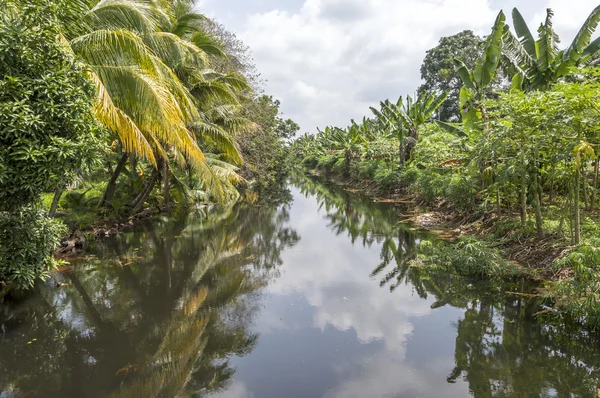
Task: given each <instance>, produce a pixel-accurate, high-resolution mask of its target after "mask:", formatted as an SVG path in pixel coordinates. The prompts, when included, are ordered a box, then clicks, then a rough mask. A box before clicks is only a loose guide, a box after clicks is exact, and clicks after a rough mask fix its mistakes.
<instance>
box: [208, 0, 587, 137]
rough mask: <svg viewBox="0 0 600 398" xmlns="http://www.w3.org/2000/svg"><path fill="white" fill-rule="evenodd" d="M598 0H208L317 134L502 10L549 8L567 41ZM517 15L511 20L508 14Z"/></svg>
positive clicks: (404, 80)
mask: <svg viewBox="0 0 600 398" xmlns="http://www.w3.org/2000/svg"><path fill="white" fill-rule="evenodd" d="M598 4H599V1H598V0H199V9H200V11H202V12H204V13H205V14H207V15H209V16H211V17H214V18H216V19H217V20H218V21H220V22H221V23H223V24H224V25H225V26H226V27H227V28H228V29H229V30H232V31H234V32H236V34H237V35H238V37H240V38H241V39H242V40H243V41H244V42H245V43H246V44H247V45H249V46H250V47H251V49H252V52H253V56H254V59H255V61H256V64H257V66H258V70H259V71H260V72H261V74H262V77H263V78H264V79H265V80H266V81H267V83H266V87H265V89H266V91H267V93H268V94H271V95H273V96H275V97H276V98H278V99H280V100H281V102H282V111H283V112H284V114H285V116H286V117H290V118H292V119H294V120H295V121H296V122H298V123H299V124H300V126H301V129H302V130H301V132H314V131H315V130H316V127H321V128H322V127H324V126H326V125H339V126H346V125H347V124H349V120H350V119H351V118H355V119H360V118H362V116H365V115H367V114H368V113H369V111H368V107H369V106H371V105H375V104H377V103H378V102H379V101H380V100H383V99H386V98H393V99H396V98H397V97H398V96H399V95H404V94H409V93H413V92H414V91H415V90H416V88H417V87H418V86H419V84H420V72H419V68H420V65H421V61H422V60H423V57H424V56H425V51H426V50H427V49H429V48H431V47H434V46H435V45H436V44H437V42H438V40H439V38H440V37H442V36H448V35H451V34H455V33H458V32H460V31H462V30H464V29H471V30H473V31H474V32H475V33H477V34H479V35H485V34H488V33H489V31H490V29H491V26H492V24H493V21H494V19H495V17H496V15H497V14H498V12H499V10H500V9H504V10H505V12H506V13H507V15H509V14H510V10H511V9H512V7H517V8H519V10H520V11H521V13H522V14H523V15H524V17H525V18H526V20H528V21H530V25H529V26H530V27H531V28H532V30H533V27H537V26H538V25H539V23H540V22H541V21H542V20H543V18H544V14H545V9H546V8H547V7H550V8H552V9H553V10H554V12H555V19H554V25H555V28H556V30H557V31H558V33H559V35H560V36H561V38H562V40H563V45H564V46H566V45H567V43H569V42H570V41H571V40H572V38H573V37H574V35H575V33H576V31H577V29H578V28H579V27H580V26H581V24H582V23H583V21H585V19H586V18H587V16H588V15H589V13H590V12H591V11H592V9H593V8H594V7H596V6H597V5H598ZM509 19H510V18H509Z"/></svg>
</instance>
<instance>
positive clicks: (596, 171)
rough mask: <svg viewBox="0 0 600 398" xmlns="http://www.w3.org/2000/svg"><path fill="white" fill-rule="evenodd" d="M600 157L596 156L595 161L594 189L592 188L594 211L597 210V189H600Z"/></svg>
mask: <svg viewBox="0 0 600 398" xmlns="http://www.w3.org/2000/svg"><path fill="white" fill-rule="evenodd" d="M598 160H599V158H596V160H595V161H594V189H593V190H592V200H591V202H592V211H594V210H596V191H597V190H598V173H599V172H600V170H598V166H599V164H598V163H599V161H598Z"/></svg>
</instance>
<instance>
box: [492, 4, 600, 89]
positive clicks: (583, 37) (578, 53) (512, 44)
mask: <svg viewBox="0 0 600 398" xmlns="http://www.w3.org/2000/svg"><path fill="white" fill-rule="evenodd" d="M553 16H554V13H553V12H552V10H551V9H547V11H546V19H545V21H544V23H542V24H541V25H540V27H539V28H538V39H537V40H535V39H534V38H533V35H532V34H531V31H530V30H529V28H528V27H527V24H526V23H525V20H524V19H523V16H522V15H521V13H520V12H519V10H517V9H516V8H514V9H513V11H512V17H513V26H514V28H515V34H516V36H515V35H513V33H512V32H510V31H509V30H506V31H505V34H504V37H503V41H504V54H505V55H506V57H505V60H506V61H507V64H508V66H509V69H511V70H512V71H514V72H515V75H514V78H513V88H518V89H522V90H525V91H534V90H547V89H549V88H550V87H551V86H552V84H554V83H556V82H557V81H558V80H559V79H560V78H562V77H564V76H566V75H568V74H569V73H570V71H571V69H572V68H573V67H577V66H580V65H587V64H588V63H589V62H590V61H591V60H592V58H593V57H594V56H595V55H596V54H598V52H600V37H599V38H596V39H595V40H593V41H591V38H592V35H593V34H594V32H595V30H596V28H597V27H598V23H600V6H598V7H596V8H595V9H594V10H593V11H592V12H591V13H590V15H589V16H588V18H587V19H586V21H585V22H584V23H583V25H582V26H581V28H580V30H579V32H578V33H577V35H576V36H575V38H574V39H573V42H572V43H571V45H570V46H569V47H568V48H566V49H564V50H560V51H559V49H558V43H559V38H558V35H557V34H556V32H555V31H554V29H553V26H552V17H553ZM590 41H591V42H590Z"/></svg>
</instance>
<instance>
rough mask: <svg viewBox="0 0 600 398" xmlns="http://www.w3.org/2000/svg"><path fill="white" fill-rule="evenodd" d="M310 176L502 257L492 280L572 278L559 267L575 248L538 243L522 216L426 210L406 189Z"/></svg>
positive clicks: (551, 238) (553, 238)
mask: <svg viewBox="0 0 600 398" xmlns="http://www.w3.org/2000/svg"><path fill="white" fill-rule="evenodd" d="M309 173H310V174H311V175H312V176H315V177H318V178H322V179H325V180H326V181H328V182H331V183H333V184H336V185H338V186H341V187H343V188H344V189H345V190H347V191H349V192H356V193H361V194H363V195H366V196H367V197H369V198H371V199H372V200H373V201H374V202H379V203H390V204H393V205H396V206H399V207H403V208H404V210H405V213H404V214H405V216H403V217H401V219H399V220H398V222H401V223H410V224H413V225H414V226H415V227H416V228H418V229H423V230H427V231H433V232H435V233H436V235H439V236H440V237H441V238H442V239H444V240H446V241H450V242H453V243H456V242H459V241H461V240H469V241H471V242H473V241H474V240H476V241H478V242H479V247H480V249H481V250H483V251H489V253H488V254H489V255H490V256H496V255H498V254H500V255H501V257H502V258H503V259H505V260H506V261H507V262H508V263H511V264H512V266H510V264H507V265H508V266H507V267H497V268H496V269H495V271H496V272H498V273H499V274H498V275H496V274H490V275H489V276H490V277H503V276H514V274H515V270H516V272H517V273H518V274H521V275H526V276H529V277H534V278H536V279H540V280H543V281H547V282H551V283H556V282H561V281H565V280H567V279H568V278H570V277H572V275H573V272H572V269H568V268H563V267H557V264H558V263H559V262H560V260H561V259H564V258H565V257H566V256H567V255H568V253H569V252H570V250H572V249H573V246H571V245H569V243H568V242H567V240H566V239H564V238H561V237H560V236H558V235H557V234H547V235H546V236H545V237H544V238H543V239H541V240H540V239H537V238H536V235H535V232H534V231H532V230H528V229H527V228H525V229H523V228H522V227H521V225H520V219H519V215H518V214H514V213H509V212H508V211H506V210H505V211H504V212H503V213H502V214H501V215H500V216H498V215H497V209H495V208H494V209H486V208H484V207H481V206H478V207H477V208H476V209H474V210H473V211H469V212H465V211H460V210H458V209H455V208H453V207H452V206H451V205H449V204H448V203H446V202H444V201H438V202H437V204H436V206H428V205H427V204H425V203H424V202H425V201H424V199H423V198H422V197H420V196H419V195H416V194H414V193H413V194H411V193H408V192H407V189H406V188H395V189H391V190H386V189H382V188H381V187H378V186H377V185H376V184H375V183H374V182H372V181H365V180H358V179H354V178H343V177H341V176H340V175H336V174H332V173H323V172H321V171H319V170H317V169H313V170H310V171H309ZM409 207H410V209H409ZM477 274H480V273H479V272H478V273H477Z"/></svg>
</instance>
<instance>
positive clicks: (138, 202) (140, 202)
mask: <svg viewBox="0 0 600 398" xmlns="http://www.w3.org/2000/svg"><path fill="white" fill-rule="evenodd" d="M158 176H159V172H158V170H157V169H153V170H152V174H151V175H150V177H149V178H148V180H147V181H146V183H145V184H144V186H143V188H142V191H141V192H140V193H139V194H138V196H136V198H135V199H134V200H133V202H131V208H132V209H131V214H135V213H137V212H138V211H140V210H141V208H142V206H144V203H145V202H146V200H148V197H149V196H150V193H152V189H153V188H154V184H156V181H158Z"/></svg>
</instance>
